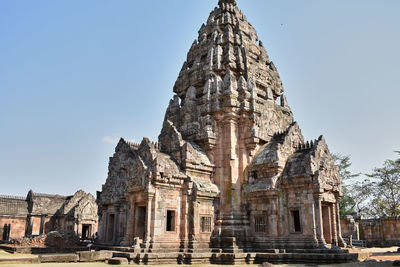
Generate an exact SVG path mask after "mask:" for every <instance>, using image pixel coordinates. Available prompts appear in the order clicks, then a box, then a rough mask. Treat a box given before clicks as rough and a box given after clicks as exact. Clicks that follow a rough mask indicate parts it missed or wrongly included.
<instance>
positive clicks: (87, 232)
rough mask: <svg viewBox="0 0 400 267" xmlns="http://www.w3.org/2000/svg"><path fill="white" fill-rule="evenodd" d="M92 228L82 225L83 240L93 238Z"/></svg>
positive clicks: (88, 225)
mask: <svg viewBox="0 0 400 267" xmlns="http://www.w3.org/2000/svg"><path fill="white" fill-rule="evenodd" d="M91 228H92V226H91V225H90V224H82V239H89V238H91V237H92V233H91Z"/></svg>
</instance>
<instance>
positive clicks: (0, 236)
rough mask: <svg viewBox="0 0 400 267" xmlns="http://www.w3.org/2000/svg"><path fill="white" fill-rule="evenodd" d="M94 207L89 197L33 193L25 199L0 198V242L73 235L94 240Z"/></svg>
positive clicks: (84, 194)
mask: <svg viewBox="0 0 400 267" xmlns="http://www.w3.org/2000/svg"><path fill="white" fill-rule="evenodd" d="M97 212H98V206H97V203H96V199H95V198H94V196H93V195H92V194H90V193H85V192H84V191H82V190H79V191H77V192H76V193H75V194H74V195H72V196H61V195H50V194H42V193H35V192H33V191H32V190H31V191H29V192H28V194H27V196H26V197H19V196H0V241H8V240H10V239H16V238H22V237H34V236H39V235H45V234H47V233H49V232H51V231H56V230H64V231H73V232H75V234H76V235H77V236H79V237H80V238H82V239H91V238H95V236H96V233H97V222H98V215H97Z"/></svg>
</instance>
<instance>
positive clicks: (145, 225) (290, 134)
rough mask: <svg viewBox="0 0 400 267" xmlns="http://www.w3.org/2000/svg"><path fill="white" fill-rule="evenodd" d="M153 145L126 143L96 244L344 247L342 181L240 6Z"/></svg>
mask: <svg viewBox="0 0 400 267" xmlns="http://www.w3.org/2000/svg"><path fill="white" fill-rule="evenodd" d="M173 91H174V93H175V96H174V97H173V99H171V100H170V103H169V106H168V108H167V110H166V113H165V119H164V123H163V127H162V131H161V133H160V135H159V138H158V142H151V141H150V140H149V139H147V138H144V139H143V141H142V142H141V143H140V144H134V143H130V142H127V141H125V140H124V139H121V140H120V141H119V143H118V145H117V147H116V148H115V153H114V155H113V156H112V157H111V158H110V162H109V172H108V177H107V180H106V182H105V184H104V185H103V188H102V192H101V198H100V211H101V215H100V216H101V217H100V222H99V242H101V243H102V244H108V245H114V246H127V247H131V246H136V248H137V249H139V250H140V251H142V252H174V251H175V252H178V251H181V252H182V251H184V252H209V251H214V252H221V253H239V252H246V251H247V252H251V251H253V252H257V251H265V250H267V249H289V248H292V249H317V248H320V249H325V248H327V247H328V246H334V247H335V246H340V247H344V246H345V243H344V242H343V239H342V237H341V227H340V217H339V209H338V200H339V198H340V196H341V194H342V180H341V177H340V175H339V173H338V168H337V166H335V165H334V161H333V159H332V157H331V154H330V152H329V149H328V146H327V144H326V141H325V139H324V138H323V137H322V136H320V137H318V138H317V139H316V140H312V141H306V140H305V139H304V137H303V135H302V133H301V130H300V127H299V125H298V124H297V123H296V122H295V120H294V117H293V113H292V111H291V109H290V107H289V104H288V101H287V99H286V97H285V95H284V94H283V93H284V87H283V85H282V81H281V79H280V77H279V74H278V71H277V69H276V67H275V65H274V63H273V62H272V61H271V60H270V59H269V57H268V54H267V51H266V49H265V48H264V46H263V44H262V42H261V41H260V40H259V39H258V37H257V32H256V31H255V29H254V28H253V26H252V25H251V24H250V23H249V22H248V20H247V18H246V16H245V15H244V14H243V13H242V12H241V11H240V10H239V9H238V7H237V4H236V1H235V0H220V1H219V3H218V7H216V8H215V9H214V10H213V11H212V12H211V13H210V16H209V18H208V20H207V22H206V23H205V24H203V25H202V26H201V28H200V30H199V35H198V39H197V40H195V41H194V43H193V45H192V47H191V48H190V50H189V52H188V54H187V60H186V61H185V62H184V63H183V66H182V70H181V71H180V73H179V76H178V78H177V80H176V83H175V86H174V88H173Z"/></svg>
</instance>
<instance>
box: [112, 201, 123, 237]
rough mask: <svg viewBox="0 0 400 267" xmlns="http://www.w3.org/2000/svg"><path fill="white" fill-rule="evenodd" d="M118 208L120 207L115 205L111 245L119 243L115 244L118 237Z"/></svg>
mask: <svg viewBox="0 0 400 267" xmlns="http://www.w3.org/2000/svg"><path fill="white" fill-rule="evenodd" d="M120 208H121V207H120V206H119V205H116V206H115V215H114V228H113V230H114V232H113V239H112V243H113V245H119V244H117V242H118V239H119V231H118V230H119V229H118V225H119V215H120Z"/></svg>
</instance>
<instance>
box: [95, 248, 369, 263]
mask: <svg viewBox="0 0 400 267" xmlns="http://www.w3.org/2000/svg"><path fill="white" fill-rule="evenodd" d="M101 249H103V250H104V249H109V250H112V251H113V257H118V258H126V259H127V260H128V262H129V263H131V264H144V265H155V264H206V263H207V264H261V263H263V262H270V263H317V264H333V263H336V264H337V263H346V262H356V261H361V260H365V259H368V258H369V257H370V256H371V253H364V252H354V253H350V252H349V251H348V250H346V249H287V250H284V249H280V250H279V249H276V250H274V249H270V250H265V251H263V252H255V253H251V252H241V253H216V252H201V253H196V252H195V253H187V252H169V253H148V252H137V251H136V252H135V249H133V248H130V247H108V248H106V247H104V246H102V247H101Z"/></svg>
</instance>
